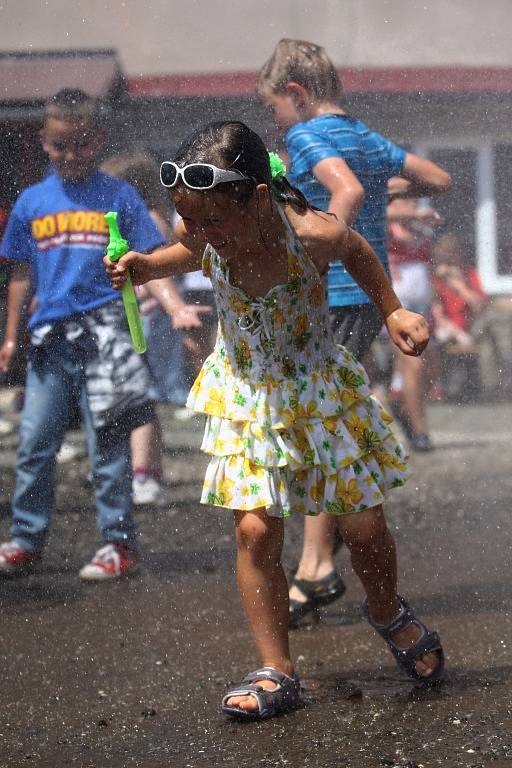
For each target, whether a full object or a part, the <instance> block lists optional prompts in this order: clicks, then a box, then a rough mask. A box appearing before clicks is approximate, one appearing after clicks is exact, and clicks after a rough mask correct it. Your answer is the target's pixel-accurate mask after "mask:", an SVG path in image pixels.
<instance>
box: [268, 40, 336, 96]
mask: <svg viewBox="0 0 512 768" xmlns="http://www.w3.org/2000/svg"><path fill="white" fill-rule="evenodd" d="M289 82H294V83H298V84H299V85H302V86H303V87H304V88H306V89H307V90H308V91H309V92H310V93H311V95H312V96H314V97H315V98H316V99H318V100H320V101H327V100H329V101H331V100H336V99H339V98H340V97H341V95H342V93H343V89H342V85H341V80H340V78H339V77H338V73H337V72H336V68H335V66H334V64H333V63H332V61H331V60H330V58H329V57H328V55H327V53H326V52H325V49H324V48H322V46H321V45H315V43H308V42H307V41H306V40H291V39H290V38H283V39H282V40H280V41H279V42H278V44H277V45H276V47H275V49H274V52H273V54H272V56H271V57H270V59H269V60H268V61H267V62H266V63H265V64H264V65H263V67H262V68H261V71H260V73H259V77H258V85H257V89H258V93H259V95H260V96H264V95H265V93H268V91H269V90H270V91H271V92H272V93H283V92H284V91H285V90H286V84H287V83H289Z"/></svg>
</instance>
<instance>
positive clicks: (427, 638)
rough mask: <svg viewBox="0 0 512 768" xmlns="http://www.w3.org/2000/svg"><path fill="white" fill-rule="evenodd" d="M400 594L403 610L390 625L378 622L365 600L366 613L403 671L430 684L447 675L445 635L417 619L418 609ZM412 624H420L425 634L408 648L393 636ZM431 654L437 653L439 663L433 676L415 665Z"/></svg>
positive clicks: (364, 610) (421, 681) (418, 625)
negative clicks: (442, 635)
mask: <svg viewBox="0 0 512 768" xmlns="http://www.w3.org/2000/svg"><path fill="white" fill-rule="evenodd" d="M397 597H398V600H399V603H400V611H399V612H398V614H397V615H396V616H395V618H394V619H392V620H391V621H390V622H389V624H377V622H375V621H373V619H372V618H371V616H370V614H369V612H368V601H367V600H365V601H364V603H363V613H364V615H365V617H366V619H367V621H368V623H369V624H370V625H371V626H372V627H373V628H374V629H375V631H376V632H377V633H378V634H379V635H380V636H381V637H382V638H383V639H384V640H385V641H386V643H387V644H388V646H389V649H390V651H391V653H392V654H393V656H394V657H395V660H396V662H397V664H398V666H399V667H400V669H401V670H402V671H403V672H405V673H406V674H407V675H408V676H409V677H411V678H413V679H414V680H416V681H417V682H420V683H422V684H427V685H428V684H429V683H433V682H436V681H438V680H440V679H441V678H442V677H443V675H444V653H443V648H442V645H441V638H440V637H439V635H438V633H437V632H434V631H433V630H431V629H429V628H428V627H427V626H426V624H424V623H423V622H422V621H421V620H420V619H418V618H417V616H416V615H415V613H414V611H413V610H412V608H411V607H410V605H409V604H408V603H407V601H406V600H404V598H403V597H400V595H397ZM411 624H416V626H417V627H419V629H420V630H421V635H420V636H419V638H418V639H417V640H416V642H415V643H414V645H411V646H408V647H402V646H399V645H397V644H396V642H395V641H394V640H393V638H392V637H391V635H393V634H395V632H399V631H400V630H402V629H405V628H406V627H408V626H410V625H411ZM428 653H436V654H437V657H438V665H437V667H436V669H435V670H434V672H433V673H432V674H431V675H430V676H429V677H422V676H421V675H419V674H418V673H417V672H416V670H415V664H416V661H417V660H418V659H420V658H421V657H422V656H425V655H426V654H428Z"/></svg>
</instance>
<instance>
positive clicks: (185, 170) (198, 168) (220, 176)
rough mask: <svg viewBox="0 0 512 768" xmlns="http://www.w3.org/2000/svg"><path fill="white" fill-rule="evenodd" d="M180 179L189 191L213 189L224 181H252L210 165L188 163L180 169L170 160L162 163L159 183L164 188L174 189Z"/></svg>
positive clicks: (237, 173)
mask: <svg viewBox="0 0 512 768" xmlns="http://www.w3.org/2000/svg"><path fill="white" fill-rule="evenodd" d="M180 179H181V181H182V182H183V184H184V185H185V186H186V187H188V188H189V189H213V187H216V186H217V184H223V183H224V182H226V181H252V179H250V178H249V176H245V175H244V174H243V173H241V172H240V171H226V170H225V169H224V168H217V166H216V165H211V164H210V163H190V164H189V165H184V166H183V167H182V168H180V166H179V165H176V163H172V162H171V161H170V160H166V161H165V162H163V163H162V165H161V166H160V182H161V184H162V185H163V186H164V187H167V188H171V187H174V186H176V184H177V183H178V181H179V180H180Z"/></svg>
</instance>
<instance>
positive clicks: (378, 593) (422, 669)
mask: <svg viewBox="0 0 512 768" xmlns="http://www.w3.org/2000/svg"><path fill="white" fill-rule="evenodd" d="M338 525H339V529H340V533H341V535H342V536H343V540H344V542H345V544H346V545H347V547H348V548H349V550H350V555H351V558H352V566H353V568H354V571H355V572H356V574H357V575H358V576H359V578H360V579H361V582H362V584H363V587H364V589H365V592H366V595H367V597H368V610H369V613H370V616H371V617H372V619H373V620H374V621H375V622H376V623H377V624H389V623H390V622H391V621H392V620H393V619H394V618H395V616H396V615H397V614H398V612H399V610H400V605H399V603H398V599H397V594H396V593H397V566H396V549H395V542H394V540H393V537H392V536H391V533H390V532H389V529H388V527H387V525H386V520H385V518H384V513H383V511H382V507H381V506H378V507H373V508H372V509H368V510H365V511H364V512H356V513H354V514H352V515H345V516H343V517H340V518H338ZM420 633H421V631H420V629H419V627H418V626H417V625H416V624H411V625H410V626H408V627H406V628H405V629H403V630H400V631H399V632H396V633H395V634H394V635H393V640H394V641H395V642H396V644H397V645H399V646H401V647H403V648H406V647H408V646H411V645H414V643H415V642H416V641H417V640H418V638H419V636H420ZM437 663H438V657H437V654H436V653H429V654H426V655H425V656H423V657H422V659H421V661H418V662H417V663H416V672H417V673H418V674H419V675H421V676H422V677H428V676H429V675H430V674H431V673H432V672H433V671H434V669H435V668H436V666H437Z"/></svg>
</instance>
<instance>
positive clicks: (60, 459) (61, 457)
mask: <svg viewBox="0 0 512 768" xmlns="http://www.w3.org/2000/svg"><path fill="white" fill-rule="evenodd" d="M80 453H81V451H80V448H77V446H76V445H72V444H71V443H68V442H67V441H64V442H63V443H62V445H61V447H60V449H59V452H58V454H57V456H56V457H55V458H56V460H57V464H67V462H68V461H73V459H76V457H77V456H79V455H80Z"/></svg>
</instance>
